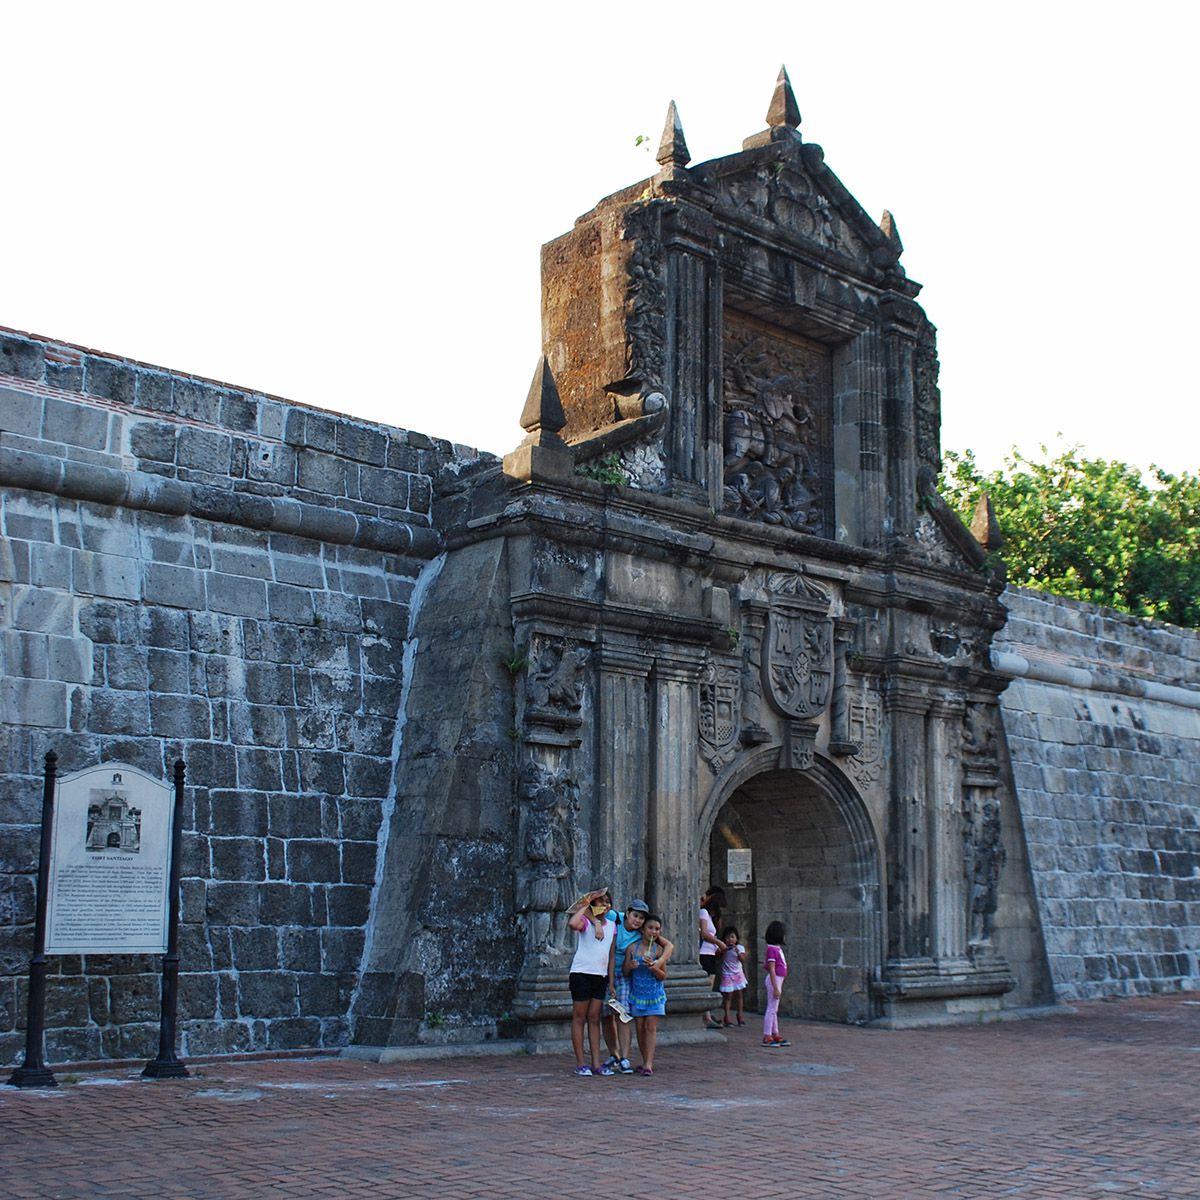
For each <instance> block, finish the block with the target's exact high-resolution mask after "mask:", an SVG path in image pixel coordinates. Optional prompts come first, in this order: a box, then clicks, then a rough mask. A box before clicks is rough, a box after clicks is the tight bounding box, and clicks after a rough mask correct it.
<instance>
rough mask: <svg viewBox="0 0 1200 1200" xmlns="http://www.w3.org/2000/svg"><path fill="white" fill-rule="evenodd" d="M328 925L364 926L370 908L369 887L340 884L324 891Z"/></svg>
mask: <svg viewBox="0 0 1200 1200" xmlns="http://www.w3.org/2000/svg"><path fill="white" fill-rule="evenodd" d="M325 903H326V905H327V906H328V911H329V923H330V925H354V926H365V925H366V923H367V916H368V915H369V913H370V909H371V889H370V888H369V887H355V886H350V885H342V886H337V887H331V888H329V889H328V890H327V891H326V893H325Z"/></svg>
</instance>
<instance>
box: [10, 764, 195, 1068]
mask: <svg viewBox="0 0 1200 1200" xmlns="http://www.w3.org/2000/svg"><path fill="white" fill-rule="evenodd" d="M57 763H58V759H57V756H56V755H55V754H54V752H53V751H51V752H50V753H49V754H47V755H46V780H45V789H44V792H43V796H42V842H41V853H40V857H39V860H38V879H37V917H36V923H35V926H34V953H33V958H32V959H31V960H30V964H29V1013H28V1020H27V1025H26V1043H25V1062H24V1065H23V1066H21V1067H18V1068H17V1070H16V1071H15V1072H14V1073H13V1075H12V1077H11V1078H10V1079H9V1083H11V1084H14V1085H16V1086H17V1087H54V1086H56V1081H55V1079H54V1075H53V1073H52V1072H51V1071H50V1069H49V1068H48V1067H47V1066H46V1065H45V1063H44V1061H43V1057H42V1056H43V1053H44V1048H43V1042H44V1031H45V1009H46V955H47V954H161V955H163V963H162V1007H161V1020H160V1026H159V1046H158V1057H157V1058H156V1059H154V1060H153V1061H151V1062H149V1063H147V1065H146V1069H145V1070H144V1071H143V1072H142V1074H143V1075H144V1076H146V1077H147V1078H149V1079H178V1078H180V1077H182V1076H186V1075H187V1073H188V1072H187V1068H186V1067H185V1066H184V1065H183V1063H181V1062H180V1061H179V1059H178V1058H176V1057H175V1016H176V1008H177V1002H178V991H179V877H180V874H181V872H182V860H181V855H180V845H181V842H182V839H183V778H184V765H183V762H182V760H180V761H177V762H176V763H175V789H174V796H172V791H171V788H169V787H168V786H167V785H166V784H165V783H163V782H162V780H161V779H155V778H154V777H153V776H151V775H147V774H146V773H145V772H144V771H141V770H139V769H138V768H137V767H130V766H126V765H124V764H122V763H111V762H110V763H103V764H101V765H100V766H96V767H89V768H87V769H86V770H83V771H78V772H76V773H75V774H73V775H68V776H64V777H63V778H62V779H58V778H57Z"/></svg>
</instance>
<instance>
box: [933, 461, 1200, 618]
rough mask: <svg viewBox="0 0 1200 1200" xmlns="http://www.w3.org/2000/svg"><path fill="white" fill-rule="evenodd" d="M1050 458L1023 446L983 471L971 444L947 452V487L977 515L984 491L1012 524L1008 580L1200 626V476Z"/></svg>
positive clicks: (954, 501)
mask: <svg viewBox="0 0 1200 1200" xmlns="http://www.w3.org/2000/svg"><path fill="white" fill-rule="evenodd" d="M1041 450H1042V461H1034V460H1033V459H1031V458H1027V457H1026V456H1025V455H1023V454H1022V453H1021V452H1020V451H1019V450H1016V449H1014V450H1013V452H1012V454H1011V455H1010V456H1009V457H1008V458H1006V459H1005V461H1004V467H1003V469H1001V470H998V471H992V472H990V473H988V474H984V473H983V472H981V471H980V470H979V468H978V466H977V464H976V462H975V456H974V455H973V454H972V452H971V451H970V450H967V451H964V452H963V453H961V454H958V453H955V452H953V451H948V452H947V453H946V455H945V465H944V467H943V470H942V475H941V479H940V480H939V488H940V491H941V493H942V495H943V496H944V497H945V498H946V501H947V503H949V504H950V505H951V506H952V507H953V508H955V509H956V510H957V511H958V513H959V515H960V516H961V517H962V518H963V520H965V521H967V522H968V523H969V522H970V521H971V518H972V515H973V514H974V511H975V505H976V504H977V502H978V500H979V496H980V494H981V493H983V492H986V493H987V494H988V495H989V496H990V497H991V501H992V506H993V508H994V509H995V512H996V519H997V520H998V521H999V523H1000V528H1001V530H1002V531H1003V532H1004V537H1005V545H1004V550H1003V557H1004V560H1005V562H1006V563H1007V564H1008V577H1009V580H1010V581H1011V582H1012V583H1014V584H1017V585H1019V586H1021V587H1033V588H1040V589H1042V590H1043V591H1047V592H1053V593H1054V594H1056V595H1059V596H1071V597H1074V598H1075V599H1078V600H1087V601H1090V602H1091V603H1093V604H1103V605H1106V606H1108V607H1109V608H1115V609H1118V610H1119V611H1121V612H1127V613H1132V614H1134V615H1135V616H1140V617H1157V618H1158V619H1160V620H1163V621H1171V622H1173V623H1174V624H1176V625H1186V626H1191V627H1193V628H1197V627H1200V475H1197V474H1193V473H1192V472H1184V473H1183V474H1182V475H1178V476H1176V475H1171V474H1168V473H1167V472H1166V471H1161V470H1159V469H1158V468H1157V467H1152V468H1151V470H1150V474H1149V478H1148V479H1147V478H1144V477H1143V476H1142V474H1141V473H1140V472H1139V471H1138V470H1136V469H1135V468H1134V467H1131V466H1128V465H1127V464H1125V463H1121V462H1108V461H1106V460H1104V459H1101V458H1085V457H1084V456H1083V453H1082V451H1081V450H1080V448H1079V447H1069V448H1067V449H1065V450H1062V451H1061V452H1059V453H1058V454H1057V455H1056V456H1055V457H1053V458H1051V457H1050V456H1049V451H1048V450H1047V449H1046V447H1045V446H1043V447H1042V448H1041Z"/></svg>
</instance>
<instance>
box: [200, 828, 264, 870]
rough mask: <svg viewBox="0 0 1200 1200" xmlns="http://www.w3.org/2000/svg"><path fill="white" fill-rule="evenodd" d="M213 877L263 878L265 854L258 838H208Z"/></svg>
mask: <svg viewBox="0 0 1200 1200" xmlns="http://www.w3.org/2000/svg"><path fill="white" fill-rule="evenodd" d="M209 853H210V854H211V856H212V875H213V878H214V879H231V880H237V879H241V880H254V879H265V878H266V874H267V870H266V855H265V853H264V846H263V843H262V841H261V840H259V839H258V838H221V837H214V838H210V839H209Z"/></svg>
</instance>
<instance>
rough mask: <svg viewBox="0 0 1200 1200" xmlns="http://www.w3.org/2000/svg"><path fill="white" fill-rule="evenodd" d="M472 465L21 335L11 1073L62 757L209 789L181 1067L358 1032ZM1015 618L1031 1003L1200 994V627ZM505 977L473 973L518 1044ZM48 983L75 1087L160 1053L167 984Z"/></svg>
mask: <svg viewBox="0 0 1200 1200" xmlns="http://www.w3.org/2000/svg"><path fill="white" fill-rule="evenodd" d="M478 457H479V456H478V455H477V454H476V453H475V452H473V451H469V450H466V449H464V448H462V447H453V446H450V445H449V444H448V443H445V442H436V441H432V440H431V439H429V438H426V437H424V436H422V435H420V434H414V433H407V432H404V431H401V430H395V429H389V428H387V427H383V426H377V425H372V424H369V423H366V422H362V421H356V420H351V419H348V418H342V417H337V416H334V415H332V414H329V413H324V412H321V411H318V410H315V409H311V408H306V407H303V406H300V405H296V404H291V403H289V402H286V401H281V400H278V399H276V398H273V397H270V396H265V395H262V394H253V393H248V392H244V391H239V390H238V389H235V388H230V387H228V386H225V385H221V384H216V383H212V382H210V381H207V380H202V379H197V378H195V377H192V376H188V375H184V374H180V373H171V372H166V371H163V370H161V369H158V368H154V367H148V366H144V365H142V364H138V363H133V362H130V361H128V360H124V359H120V358H115V357H112V356H109V355H104V354H97V353H93V352H91V351H86V350H81V349H79V348H76V347H71V346H65V345H62V344H60V343H55V342H51V341H48V340H45V339H41V338H36V337H31V336H29V335H25V334H19V333H15V332H12V331H0V532H2V534H3V539H2V540H0V652H2V655H3V658H2V660H0V666H2V678H0V706H2V707H0V718H2V728H0V770H2V771H3V774H2V775H0V1061H4V1062H14V1061H16V1060H17V1059H18V1058H19V1055H20V1051H21V1049H22V1048H23V1032H22V1030H23V1024H24V979H25V971H26V968H27V964H28V957H29V953H30V947H31V934H32V918H33V878H34V871H35V869H36V862H37V841H38V836H37V821H38V816H39V806H40V798H41V769H42V759H43V756H44V754H45V752H46V750H48V749H51V748H53V749H54V750H55V751H56V752H57V753H58V755H59V769H60V772H61V773H63V774H65V773H69V772H72V771H74V770H78V769H81V768H83V767H86V766H90V765H93V764H95V763H97V762H99V761H104V760H111V759H121V760H125V761H128V762H131V763H133V764H134V765H135V766H139V767H141V768H143V769H144V770H146V771H148V772H150V773H152V774H155V775H157V776H158V777H161V778H166V777H167V776H168V773H169V769H170V764H171V763H172V762H173V760H174V759H175V758H176V757H183V758H184V759H185V760H186V762H187V764H188V772H189V774H188V781H187V782H188V787H187V793H186V794H187V809H186V815H185V822H186V824H185V855H186V859H185V865H184V883H183V922H184V924H183V930H182V938H181V960H182V975H181V981H182V992H181V1011H180V1016H181V1024H180V1028H181V1046H180V1049H181V1052H182V1053H183V1054H184V1055H195V1054H202V1053H208V1052H218V1053H220V1052H236V1051H244V1050H252V1049H265V1048H279V1049H284V1048H292V1047H302V1046H341V1045H345V1044H346V1043H347V1042H348V1041H349V1040H350V1029H349V1024H348V1022H349V1012H350V1008H351V1002H352V998H353V992H354V988H355V987H356V986H359V979H360V972H361V971H362V970H363V969H364V963H365V962H366V958H365V957H364V943H365V940H366V939H367V938H368V937H369V936H371V933H370V928H371V926H370V912H371V905H372V895H373V889H377V886H378V880H379V870H378V861H379V850H380V847H381V837H383V836H384V834H383V833H382V832H381V831H382V830H386V828H387V826H388V820H387V818H388V815H389V813H390V812H391V810H392V808H393V806H394V805H396V804H397V803H399V802H409V801H411V802H414V803H415V798H414V797H407V796H405V797H400V799H399V801H398V800H397V794H396V787H397V785H396V782H395V780H394V779H393V764H394V762H395V761H396V760H397V757H398V748H399V744H400V743H399V738H400V734H401V731H400V730H398V728H397V725H398V720H397V716H398V714H399V713H401V712H402V711H403V710H404V706H405V698H406V694H405V683H406V673H407V671H406V663H407V662H408V661H410V659H411V656H412V652H413V647H412V645H411V642H410V643H409V644H408V645H407V646H406V638H407V637H408V635H409V630H410V628H411V626H410V615H412V614H411V612H410V610H413V609H415V607H417V603H416V602H415V600H414V588H417V587H418V586H419V585H420V581H421V578H422V572H423V571H424V570H425V569H426V568H427V567H429V566H430V564H431V563H432V564H434V565H435V566H436V559H437V556H438V555H439V552H440V550H441V540H440V537H439V534H438V532H437V531H436V529H435V528H434V527H433V492H434V484H435V478H436V477H437V476H438V474H439V472H443V471H446V470H449V471H450V472H452V473H453V472H455V471H458V470H460V469H462V468H463V467H464V466H465V465H466V464H468V463H470V462H471V461H473V460H476V459H478ZM434 573H435V572H434V571H433V570H430V571H428V572H427V573H426V575H425V578H426V579H428V578H430V577H431V576H432V575H433V574H434ZM417 594H418V595H419V594H420V593H417ZM1005 603H1006V604H1007V605H1008V607H1009V608H1010V611H1011V616H1010V620H1009V624H1008V626H1007V628H1006V629H1005V630H1003V631H1002V632H1001V634H1000V635H999V636H998V638H997V642H996V647H995V652H994V659H995V663H996V666H997V667H998V668H999V669H1000V670H1001V671H1003V672H1006V673H1009V674H1011V675H1013V676H1014V679H1013V682H1012V683H1011V684H1010V686H1009V687H1008V689H1007V691H1006V692H1004V693H1003V697H1002V700H1003V708H1004V714H1005V726H1006V735H1007V742H1008V747H1009V751H1010V753H1011V769H1012V778H1013V781H1014V783H1015V787H1016V791H1017V794H1018V796H1019V802H1020V814H1021V824H1022V825H1023V836H1022V829H1020V828H1008V829H1006V830H1005V838H1006V844H1007V846H1008V863H1009V866H1008V871H1009V873H1010V879H1014V880H1015V879H1016V878H1017V875H1018V874H1019V873H1021V872H1023V871H1024V870H1025V866H1024V863H1025V861H1026V860H1027V862H1028V869H1029V872H1030V876H1031V878H1032V880H1033V884H1034V891H1035V893H1036V912H1035V911H1033V910H1032V909H1031V908H1030V907H1029V906H1028V905H1027V904H1025V903H1024V902H1023V901H1021V900H1020V898H1019V893H1020V888H1019V887H1017V886H1016V884H1012V885H1010V886H1011V887H1012V888H1013V889H1014V890H1012V891H1009V890H1008V888H1005V892H1006V895H1007V897H1008V899H1007V900H1006V901H1005V902H1004V903H1002V905H1001V911H1000V912H999V913H998V914H997V923H998V926H997V927H998V936H1000V937H1001V938H1002V940H1003V942H1004V945H1005V948H1006V952H1007V953H1008V955H1009V958H1010V960H1011V961H1013V962H1014V963H1017V962H1019V963H1028V964H1031V966H1030V970H1029V971H1028V972H1023V974H1027V975H1028V976H1029V978H1030V979H1033V976H1034V973H1035V972H1034V967H1035V966H1036V964H1037V963H1038V962H1042V961H1044V960H1045V959H1046V958H1048V961H1049V969H1050V973H1051V975H1052V978H1053V984H1054V988H1055V991H1056V994H1057V996H1058V997H1059V998H1061V999H1071V998H1075V997H1084V996H1094V995H1104V994H1111V993H1126V992H1140V991H1149V990H1158V989H1165V988H1176V987H1192V986H1195V983H1196V980H1197V978H1198V977H1200V964H1198V962H1197V946H1198V939H1197V930H1198V927H1200V874H1198V872H1200V853H1198V851H1200V832H1198V825H1200V779H1198V776H1197V769H1196V762H1197V759H1198V755H1197V750H1198V749H1200V708H1198V706H1197V699H1198V697H1200V635H1198V634H1196V633H1191V632H1188V631H1184V630H1179V629H1174V628H1171V627H1167V626H1162V625H1157V624H1154V623H1149V622H1140V621H1134V620H1132V619H1129V618H1123V617H1120V616H1116V615H1114V614H1111V613H1106V612H1100V611H1098V610H1096V609H1093V608H1091V607H1089V606H1086V605H1080V604H1074V603H1072V602H1069V601H1062V600H1057V599H1055V598H1052V597H1047V596H1044V595H1041V594H1038V593H1031V592H1020V591H1013V590H1011V589H1010V591H1009V592H1008V593H1007V595H1006V597H1005ZM435 615H436V614H435ZM456 621H457V617H455V614H453V613H451V612H447V613H446V615H445V618H444V620H443V622H442V623H443V624H445V625H446V626H447V629H446V634H447V636H448V637H449V636H455V628H454V627H455V623H456ZM463 621H464V622H467V617H466V616H465V615H464V617H463ZM468 623H469V622H468ZM460 628H461V626H460ZM465 645H466V643H464V646H465ZM464 654H466V650H464ZM406 655H407V656H408V657H407V658H406ZM506 712H507V710H506ZM493 716H495V714H493ZM504 719H506V720H507V719H508V718H507V715H504ZM468 757H469V756H468ZM468 765H469V764H468ZM470 769H471V770H472V771H474V772H475V773H476V774H478V773H479V772H478V771H477V770H476V768H475V767H473V766H472V767H471V768H470ZM455 786H457V785H455ZM451 791H454V788H451ZM453 801H454V796H453V795H448V796H447V798H446V804H447V805H449V806H450V807H451V808H453V807H454V804H453ZM497 811H499V810H497ZM498 819H499V818H498ZM463 820H464V821H465V820H466V816H464V817H463ZM400 825H401V826H403V825H404V822H400ZM409 832H411V830H410V831H409ZM414 844H415V839H414ZM422 844H423V843H422ZM463 844H464V845H465V844H467V843H465V842H464V843H463ZM470 844H471V845H472V846H473V845H474V844H475V843H474V842H472V843H470ZM488 845H489V846H492V843H491V842H489V843H488ZM439 846H440V844H439ZM493 849H494V851H495V853H492V852H491V851H489V854H490V857H487V856H484V858H486V861H487V863H489V864H490V866H488V867H487V868H486V870H483V869H482V868H481V867H480V865H479V864H480V863H482V862H483V861H484V858H481V857H480V856H479V855H478V854H476V855H475V856H474V857H473V858H472V859H471V863H472V864H473V865H472V866H471V869H470V875H471V880H472V884H473V886H478V887H480V888H483V889H484V890H487V889H489V888H491V889H492V890H494V891H495V892H496V894H497V895H499V894H500V892H503V891H505V889H506V888H509V887H511V872H512V865H511V862H509V861H508V860H507V859H506V857H505V855H506V853H507V852H506V851H505V848H504V846H503V845H501V843H499V842H496V843H495V845H494V847H493ZM445 853H446V852H445V851H444V847H441V848H439V854H442V855H443V857H444V856H445ZM493 860H494V861H493ZM452 866H453V863H451V862H450V861H449V859H446V861H445V862H443V863H441V865H440V866H439V868H438V869H439V870H441V871H443V873H446V872H449V875H448V876H447V877H448V878H449V877H450V876H451V875H452V876H453V877H454V880H456V881H457V882H456V883H455V885H454V886H456V887H461V886H462V883H461V876H462V872H459V873H458V874H455V873H454V872H453V871H452V870H451V867H452ZM481 870H483V873H482V874H480V872H481ZM489 871H490V872H492V874H491V875H488V872H489ZM484 876H486V878H485V877H484ZM1018 882H1019V881H1018ZM448 886H449V885H448ZM439 894H440V893H439ZM1014 897H1016V899H1014ZM426 916H428V914H426V915H425V916H423V917H422V920H423V921H425V922H426V924H429V923H430V921H433V918H429V920H426ZM1039 922H1040V926H1041V931H1040V933H1039V931H1038V929H1037V925H1038V924H1039ZM433 923H434V924H437V922H436V921H433ZM376 932H377V933H378V932H379V931H376ZM385 935H386V931H385ZM1043 937H1044V952H1043V948H1042V941H1043ZM510 965H511V964H510ZM503 967H504V962H503V961H501V960H497V962H496V963H493V964H490V965H489V964H483V968H482V969H483V976H482V977H479V978H476V983H477V984H478V987H477V990H476V992H475V997H476V999H477V1000H478V1002H479V1004H481V1005H483V1006H485V1007H486V1004H487V1002H488V998H489V997H491V998H492V999H494V1001H495V1005H494V1007H496V1008H497V1010H498V1011H497V1012H495V1013H494V1014H493V1016H494V1017H497V1018H499V1017H501V1016H502V1015H503V1013H502V1012H501V1011H499V1010H500V1009H505V1008H507V1007H508V1006H509V1005H510V1004H511V997H512V993H513V987H514V982H513V979H512V978H511V977H506V976H505V974H504V970H503ZM51 970H52V972H53V974H52V976H51V980H50V987H49V1003H48V1012H47V1026H48V1032H47V1058H48V1060H49V1061H51V1062H61V1061H64V1060H76V1061H78V1060H83V1059H91V1058H99V1057H118V1058H125V1057H142V1056H149V1055H151V1054H152V1053H153V1052H154V1049H155V1046H156V1039H157V1025H156V1019H157V1012H158V1007H157V1005H158V1001H157V996H158V974H157V959H155V958H153V957H150V956H113V957H104V958H98V957H89V958H87V959H86V960H84V959H81V958H79V957H66V958H61V959H52V960H51ZM489 972H490V974H489ZM478 974H479V973H478V972H477V971H476V972H475V973H474V974H473V976H472V977H473V978H475V977H476V976H477V975H478ZM510 976H511V972H510ZM1047 994H1048V993H1047ZM1038 995H1039V992H1038V990H1037V987H1036V982H1035V983H1034V984H1031V985H1030V988H1029V990H1028V995H1027V997H1026V1000H1025V1002H1033V1001H1034V1000H1036V998H1037V996H1038ZM426 1003H427V1004H428V1003H429V998H428V993H426Z"/></svg>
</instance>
